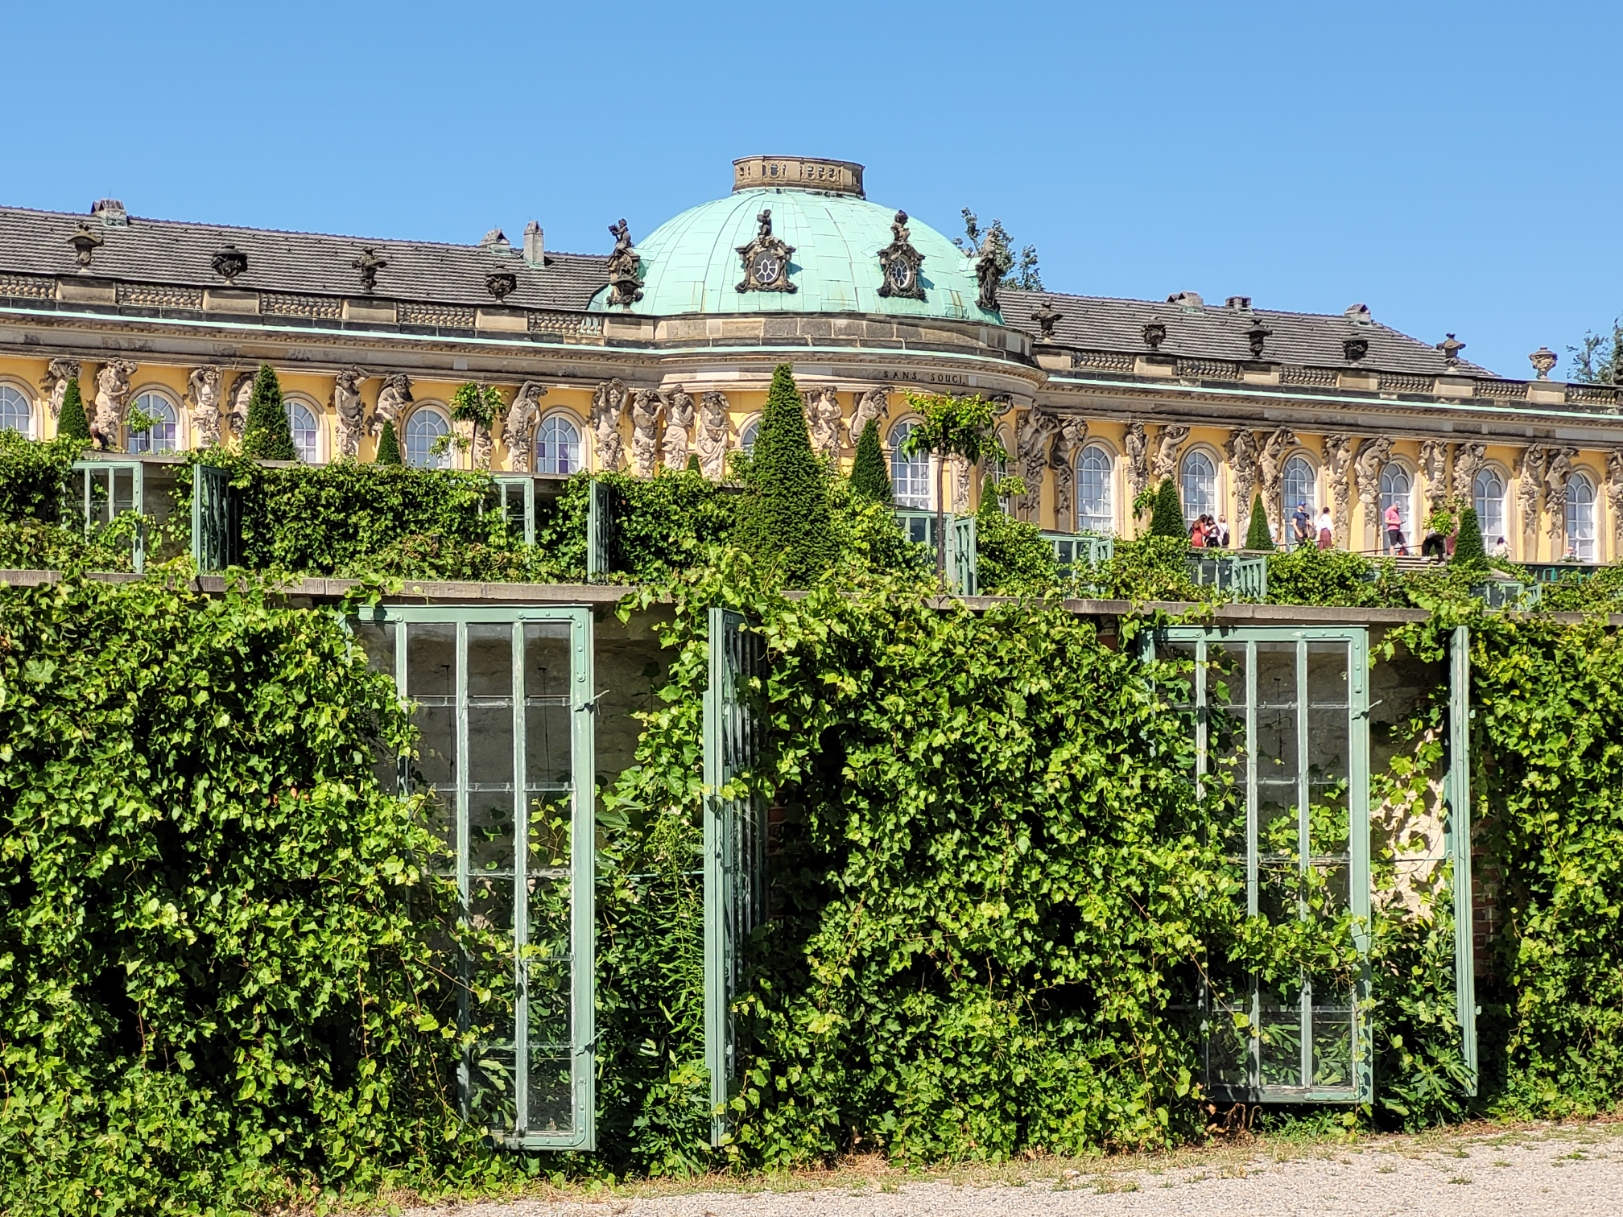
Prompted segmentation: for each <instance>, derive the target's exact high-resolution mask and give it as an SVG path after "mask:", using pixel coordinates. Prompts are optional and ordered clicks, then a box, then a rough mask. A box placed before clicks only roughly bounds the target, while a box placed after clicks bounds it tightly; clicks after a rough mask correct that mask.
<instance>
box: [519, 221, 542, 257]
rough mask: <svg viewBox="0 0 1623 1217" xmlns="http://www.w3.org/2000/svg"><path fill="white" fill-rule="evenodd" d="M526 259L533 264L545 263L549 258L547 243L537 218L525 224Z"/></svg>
mask: <svg viewBox="0 0 1623 1217" xmlns="http://www.w3.org/2000/svg"><path fill="white" fill-rule="evenodd" d="M524 260H525V261H526V262H528V263H529V264H530V265H531V266H541V265H544V264H545V262H546V260H547V243H546V240H545V238H544V237H543V236H542V233H541V225H540V223H539V222H538V221H536V220H531V221H530V222H529V223H528V224H526V225H525V226H524Z"/></svg>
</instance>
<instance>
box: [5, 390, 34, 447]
mask: <svg viewBox="0 0 1623 1217" xmlns="http://www.w3.org/2000/svg"><path fill="white" fill-rule="evenodd" d="M0 431H15V432H17V434H19V435H26V436H32V435H33V434H34V415H33V411H32V410H30V409H29V407H28V399H27V398H26V397H24V396H23V395H22V394H21V393H19V392H18V391H17V390H16V389H14V388H12V387H11V386H10V385H0Z"/></svg>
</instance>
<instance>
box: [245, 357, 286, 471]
mask: <svg viewBox="0 0 1623 1217" xmlns="http://www.w3.org/2000/svg"><path fill="white" fill-rule="evenodd" d="M242 455H243V456H251V457H253V458H254V459H255V460H261V461H296V460H298V459H299V450H298V449H297V448H296V447H294V445H293V429H292V428H291V427H289V426H288V425H287V407H286V406H284V405H283V404H282V386H281V384H280V382H278V381H277V379H276V373H275V372H274V371H272V370H271V366H270V364H268V363H262V364H260V365H259V375H257V376H255V377H254V388H253V392H252V393H251V394H250V395H249V397H248V421H247V423H246V425H244V427H243V429H242Z"/></svg>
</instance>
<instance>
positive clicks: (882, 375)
mask: <svg viewBox="0 0 1623 1217" xmlns="http://www.w3.org/2000/svg"><path fill="white" fill-rule="evenodd" d="M879 379H880V380H891V381H910V382H912V383H914V384H924V385H957V386H958V387H959V388H963V389H967V388H969V387H970V386H971V385H972V384H974V382H975V378H974V377H973V376H970V375H968V374H967V373H964V372H897V371H892V370H890V369H882V370H881V371H880V372H879Z"/></svg>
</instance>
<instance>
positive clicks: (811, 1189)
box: [408, 1125, 1623, 1217]
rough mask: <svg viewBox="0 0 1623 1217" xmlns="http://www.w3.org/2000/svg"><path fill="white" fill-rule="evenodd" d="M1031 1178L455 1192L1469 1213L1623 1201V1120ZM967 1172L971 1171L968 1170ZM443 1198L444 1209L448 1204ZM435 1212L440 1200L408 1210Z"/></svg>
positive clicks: (760, 1202)
mask: <svg viewBox="0 0 1623 1217" xmlns="http://www.w3.org/2000/svg"><path fill="white" fill-rule="evenodd" d="M1293 1154H1295V1155H1299V1156H1291V1155H1293ZM1055 1170H1057V1168H1053V1167H1051V1168H1050V1173H1049V1174H1048V1175H1047V1177H1043V1176H1042V1175H1041V1174H1040V1168H1039V1167H1037V1166H1035V1165H1034V1166H1033V1167H1032V1168H1031V1175H1030V1178H1029V1179H1028V1180H1027V1181H1025V1182H1023V1183H1022V1182H1018V1181H1016V1182H1014V1183H1012V1184H1011V1183H1009V1182H999V1181H996V1180H995V1179H994V1178H993V1177H992V1176H991V1175H987V1176H986V1178H985V1179H983V1180H976V1181H974V1182H970V1183H952V1182H946V1181H934V1180H932V1181H922V1182H921V1181H911V1182H909V1181H907V1180H908V1177H907V1176H905V1175H902V1174H900V1173H886V1174H884V1175H880V1176H876V1177H874V1178H873V1179H871V1180H869V1181H864V1180H862V1179H861V1178H860V1177H857V1176H854V1175H852V1176H842V1177H840V1178H839V1181H838V1182H835V1183H833V1184H832V1185H828V1184H824V1185H819V1184H818V1181H817V1178H816V1176H807V1175H802V1176H797V1177H795V1178H794V1179H793V1181H792V1182H789V1183H788V1184H787V1185H786V1187H785V1188H784V1189H783V1190H770V1191H763V1190H754V1191H731V1192H726V1191H707V1192H688V1193H686V1194H680V1193H675V1192H672V1193H669V1194H665V1195H657V1194H641V1195H638V1194H635V1193H628V1194H626V1195H621V1196H613V1197H606V1198H601V1199H585V1198H581V1197H575V1198H565V1199H553V1200H539V1199H537V1200H522V1201H516V1202H513V1203H508V1204H478V1205H465V1206H459V1207H458V1208H456V1209H455V1210H454V1212H455V1214H456V1217H994V1215H996V1217H1002V1215H1003V1214H1018V1215H1019V1217H1136V1215H1139V1214H1145V1215H1150V1214H1155V1215H1161V1214H1169V1215H1173V1217H1177V1215H1180V1214H1188V1215H1189V1217H1226V1215H1228V1214H1234V1215H1236V1217H1238V1215H1240V1214H1245V1215H1246V1217H1251V1215H1253V1214H1263V1215H1265V1217H1295V1215H1298V1214H1302V1215H1305V1214H1327V1215H1329V1214H1333V1215H1334V1217H1388V1215H1389V1214H1390V1215H1393V1217H1397V1215H1400V1214H1401V1215H1402V1217H1466V1215H1467V1214H1478V1213H1480V1214H1493V1215H1498V1214H1505V1215H1507V1217H1509V1215H1512V1214H1514V1215H1516V1217H1543V1215H1545V1214H1549V1215H1551V1217H1554V1215H1556V1214H1559V1215H1560V1217H1576V1215H1580V1214H1591V1213H1594V1214H1607V1215H1608V1217H1615V1215H1617V1214H1623V1126H1619V1125H1587V1126H1566V1127H1564V1128H1560V1129H1554V1130H1551V1129H1537V1130H1528V1129H1522V1130H1517V1131H1512V1132H1506V1133H1500V1134H1492V1135H1487V1136H1482V1135H1478V1136H1472V1137H1461V1136H1457V1135H1456V1136H1455V1137H1453V1138H1437V1137H1430V1138H1392V1139H1383V1140H1377V1141H1371V1142H1365V1143H1363V1144H1361V1145H1357V1146H1347V1147H1336V1146H1304V1147H1300V1148H1292V1147H1269V1146H1263V1147H1257V1148H1255V1149H1253V1150H1250V1151H1244V1150H1237V1149H1214V1150H1209V1151H1205V1152H1196V1153H1187V1154H1184V1155H1182V1156H1180V1157H1179V1158H1178V1159H1176V1165H1170V1166H1165V1167H1155V1166H1137V1167H1135V1166H1133V1165H1131V1160H1129V1159H1117V1160H1114V1161H1113V1162H1106V1163H1099V1164H1093V1165H1092V1166H1091V1167H1090V1168H1088V1169H1070V1170H1065V1171H1064V1172H1063V1173H1062V1174H1061V1176H1060V1177H1059V1178H1058V1179H1056V1178H1054V1176H1053V1171H1055ZM969 1177H971V1178H973V1176H969ZM446 1212H447V1211H446V1210H444V1209H440V1210H437V1214H438V1217H445V1214H446ZM408 1213H409V1214H411V1215H412V1217H430V1215H431V1214H435V1213H436V1210H432V1209H417V1210H408Z"/></svg>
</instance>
